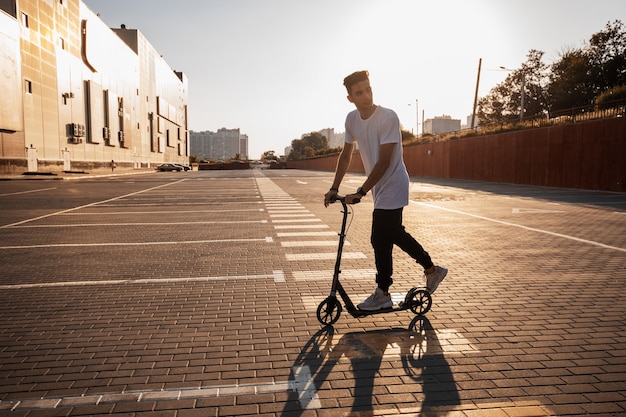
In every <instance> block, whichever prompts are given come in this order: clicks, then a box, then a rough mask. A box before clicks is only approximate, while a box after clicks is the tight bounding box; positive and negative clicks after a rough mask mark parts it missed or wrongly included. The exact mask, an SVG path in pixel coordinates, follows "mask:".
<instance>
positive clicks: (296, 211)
mask: <svg viewBox="0 0 626 417" xmlns="http://www.w3.org/2000/svg"><path fill="white" fill-rule="evenodd" d="M267 213H268V214H269V215H270V216H273V215H276V214H296V213H310V211H309V210H306V209H302V210H272V209H270V208H269V207H268V209H267Z"/></svg>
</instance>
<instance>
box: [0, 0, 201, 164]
mask: <svg viewBox="0 0 626 417" xmlns="http://www.w3.org/2000/svg"><path fill="white" fill-rule="evenodd" d="M0 73H1V74H2V78H3V79H2V91H1V93H0V145H1V146H0V170H2V171H4V172H19V171H26V170H28V171H38V170H47V171H55V170H70V169H72V170H75V169H92V168H95V167H100V166H107V164H109V163H110V161H111V160H114V161H115V162H116V164H117V165H118V166H124V165H127V166H129V167H130V166H133V167H136V168H139V167H149V166H150V165H151V164H158V163H161V162H187V161H188V156H189V140H188V128H187V97H188V81H187V77H186V76H185V75H184V74H183V73H182V72H179V71H173V70H172V69H171V68H170V67H169V66H168V65H167V63H166V62H165V61H164V60H163V58H162V57H161V55H160V54H159V53H158V52H157V51H156V50H155V48H154V47H153V46H152V45H151V44H150V43H149V41H148V40H147V39H146V38H145V37H144V36H143V34H142V33H141V32H140V31H139V30H137V29H129V28H126V27H125V26H124V25H122V27H121V28H119V29H110V28H108V27H107V26H106V24H105V23H104V22H103V21H102V20H101V19H100V18H99V17H98V15H97V14H96V13H94V12H93V11H91V10H90V9H89V8H88V7H87V6H86V5H85V4H84V3H83V2H82V1H80V0H20V1H17V0H0Z"/></svg>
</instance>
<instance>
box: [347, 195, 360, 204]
mask: <svg viewBox="0 0 626 417" xmlns="http://www.w3.org/2000/svg"><path fill="white" fill-rule="evenodd" d="M361 198H362V196H361V194H359V193H354V194H348V195H347V196H346V204H358V203H360V202H361Z"/></svg>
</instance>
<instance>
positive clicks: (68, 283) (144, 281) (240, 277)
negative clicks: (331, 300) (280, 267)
mask: <svg viewBox="0 0 626 417" xmlns="http://www.w3.org/2000/svg"><path fill="white" fill-rule="evenodd" d="M268 278H271V279H273V280H274V282H285V281H284V279H285V274H284V272H283V271H274V272H273V273H272V274H261V275H226V276H216V277H187V278H184V277H183V278H162V279H159V278H146V279H135V280H132V279H115V280H102V281H65V282H63V281H59V282H40V283H32V284H14V285H0V289H2V290H15V289H25V288H46V287H78V286H84V285H121V284H168V283H174V282H210V281H228V280H254V279H268ZM281 279H282V281H281Z"/></svg>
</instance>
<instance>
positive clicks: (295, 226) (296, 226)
mask: <svg viewBox="0 0 626 417" xmlns="http://www.w3.org/2000/svg"><path fill="white" fill-rule="evenodd" d="M274 229H277V230H283V229H328V225H326V224H287V225H282V226H279V225H275V226H274Z"/></svg>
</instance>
